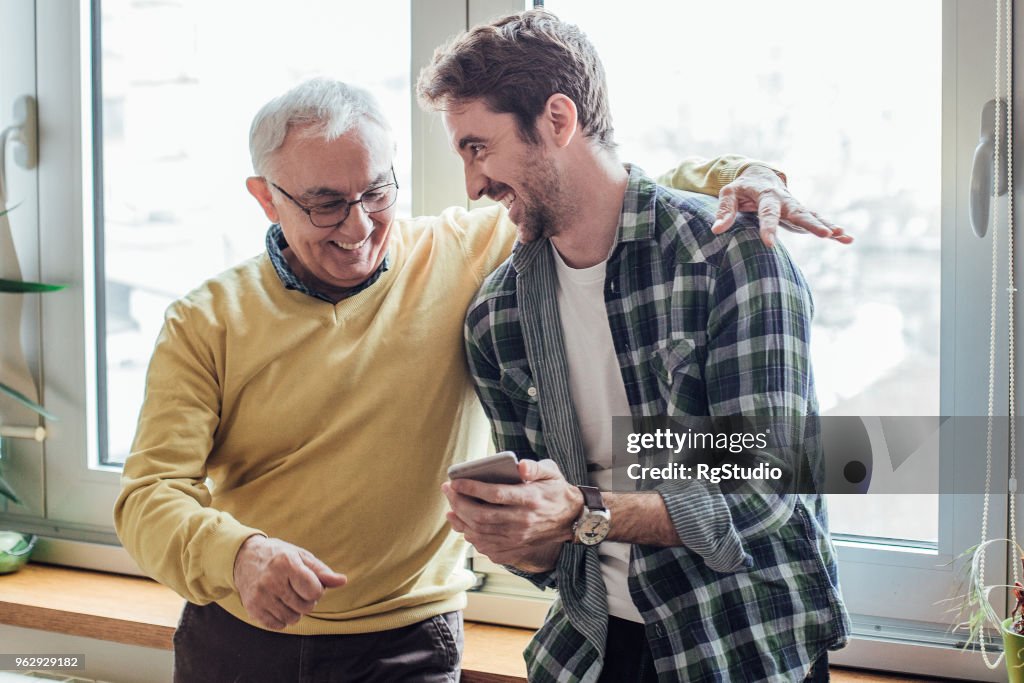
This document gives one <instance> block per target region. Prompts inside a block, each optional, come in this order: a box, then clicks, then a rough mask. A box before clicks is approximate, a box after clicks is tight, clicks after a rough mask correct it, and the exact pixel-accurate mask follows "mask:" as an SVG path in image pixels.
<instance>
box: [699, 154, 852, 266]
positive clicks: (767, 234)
mask: <svg viewBox="0 0 1024 683" xmlns="http://www.w3.org/2000/svg"><path fill="white" fill-rule="evenodd" d="M737 211H750V212H753V211H756V212H757V218H758V220H759V221H760V223H761V241H762V242H764V243H765V245H766V246H769V247H771V246H773V245H774V244H775V233H776V232H777V230H778V227H779V225H782V227H784V228H786V229H787V230H789V231H791V232H803V233H810V234H812V235H817V236H818V237H827V238H830V239H833V240H835V241H837V242H839V243H841V244H850V243H851V242H853V238H852V237H850V236H849V235H847V234H846V232H845V231H844V230H843V229H842V228H840V227H838V226H836V225H833V224H832V223H830V222H828V221H827V220H825V219H824V218H822V217H821V216H819V215H818V214H816V213H814V212H813V211H810V210H809V209H806V208H804V205H803V204H801V203H800V202H798V201H797V200H796V199H795V198H794V197H793V195H791V194H790V193H789V190H788V189H787V188H786V184H785V183H783V182H782V179H781V178H779V176H777V175H775V172H774V171H772V170H771V169H770V168H767V167H765V166H760V165H757V164H754V165H752V166H748V167H747V168H745V169H744V170H743V173H741V174H740V175H739V176H737V178H736V179H735V180H734V181H732V182H731V183H729V184H728V185H726V186H725V187H723V188H722V191H721V192H720V193H719V195H718V212H717V213H716V214H715V224H714V225H713V226H711V232H713V233H715V234H716V235H720V234H722V233H723V232H725V231H726V230H728V229H729V228H731V227H732V224H733V222H734V221H735V220H736V212H737Z"/></svg>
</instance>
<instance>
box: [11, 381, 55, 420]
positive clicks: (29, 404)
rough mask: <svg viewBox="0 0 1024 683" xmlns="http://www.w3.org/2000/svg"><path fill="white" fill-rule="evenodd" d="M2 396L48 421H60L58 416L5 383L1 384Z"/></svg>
mask: <svg viewBox="0 0 1024 683" xmlns="http://www.w3.org/2000/svg"><path fill="white" fill-rule="evenodd" d="M0 394H6V395H7V396H10V397H11V398H13V399H14V400H15V401H17V402H18V403H20V404H21V405H23V406H25V407H26V408H29V409H31V410H34V411H35V412H37V413H39V414H40V415H42V416H43V417H45V418H46V419H47V420H57V419H59V418H58V417H57V416H56V415H54V414H53V413H51V412H50V411H48V410H47V409H46V408H44V407H42V406H41V405H39V404H38V403H36V402H35V401H33V400H32V399H30V398H29V397H28V396H26V395H25V394H23V393H21V392H20V391H15V390H14V389H12V388H10V387H9V386H7V385H6V384H4V383H3V382H0Z"/></svg>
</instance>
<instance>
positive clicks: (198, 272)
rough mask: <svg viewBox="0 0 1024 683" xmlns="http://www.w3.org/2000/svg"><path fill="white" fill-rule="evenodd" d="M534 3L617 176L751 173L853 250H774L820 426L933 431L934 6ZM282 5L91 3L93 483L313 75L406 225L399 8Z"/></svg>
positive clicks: (905, 509) (917, 532)
mask: <svg viewBox="0 0 1024 683" xmlns="http://www.w3.org/2000/svg"><path fill="white" fill-rule="evenodd" d="M545 5H546V7H547V8H548V9H550V10H551V11H553V12H555V13H556V14H558V15H559V16H560V17H562V18H563V19H566V20H569V21H574V22H577V23H579V24H580V25H581V26H582V28H583V29H584V30H585V31H586V32H587V33H588V35H589V36H590V38H591V39H592V40H593V42H594V43H595V44H596V46H597V48H598V50H599V51H600V53H601V55H602V57H603V59H604V63H605V67H606V70H607V73H608V80H609V85H610V89H611V97H612V108H613V113H614V115H615V123H616V137H617V139H618V142H619V143H620V154H621V157H622V159H623V160H624V161H631V162H634V163H637V164H639V165H640V166H641V167H642V168H644V169H645V170H646V171H647V172H648V173H650V174H657V173H660V172H661V171H664V170H667V169H669V168H671V167H672V166H674V165H676V164H677V163H678V161H679V160H680V159H682V158H683V157H686V156H693V155H699V156H705V157H710V156H715V155H717V154H721V153H726V152H736V153H741V154H745V155H747V156H750V157H754V158H758V159H763V160H766V161H769V162H772V163H773V164H775V165H776V166H777V167H779V168H781V169H783V170H784V171H785V172H786V173H787V175H788V178H789V186H790V188H791V190H792V191H793V193H794V195H795V196H797V197H798V198H800V199H801V200H802V201H803V202H804V203H805V204H806V205H807V206H809V207H810V208H812V209H813V210H815V211H817V212H818V213H820V214H822V215H823V216H827V217H828V218H830V219H831V220H832V221H834V222H836V223H837V224H839V225H842V226H844V227H845V228H846V229H847V230H848V231H849V232H850V233H852V234H854V235H855V236H856V238H857V241H856V243H855V244H854V245H853V246H849V247H843V246H840V245H838V244H834V243H830V242H824V241H820V240H817V239H813V238H809V237H804V236H797V235H791V234H784V235H783V236H782V237H783V240H784V241H785V244H786V247H787V248H788V249H790V251H791V252H792V253H793V254H794V255H795V257H796V259H797V261H798V262H799V264H800V265H801V267H802V269H803V271H804V273H805V275H806V276H807V278H808V280H809V282H810V284H811V287H812V288H813V291H814V295H815V302H816V313H815V327H814V341H813V361H814V367H815V374H816V381H817V390H818V398H819V401H820V404H821V409H822V412H823V413H824V414H841V415H863V416H873V415H938V413H939V311H940V300H939V293H940V288H939V281H940V261H939V253H940V243H939V240H940V224H939V206H940V204H939V202H940V175H939V172H940V152H941V144H940V143H941V140H940V111H941V101H940V94H941V63H942V60H941V44H940V41H941V16H940V15H941V3H936V2H934V1H933V0H902V1H901V2H899V3H893V2H887V1H885V0H863V1H862V2H857V3H821V2H817V1H815V0H790V2H787V3H765V2H760V1H758V0H737V1H735V2H730V3H710V2H692V1H688V2H679V1H678V0H642V1H638V2H634V3H630V4H629V5H622V4H620V3H610V2H609V3H595V2H593V0H548V2H546V3H545ZM281 7H282V5H281V3H279V2H274V1H273V0H252V1H250V2H248V3H246V6H245V10H244V11H240V9H239V7H238V6H237V5H235V4H234V3H220V2H217V3H211V2H203V1H202V0H168V1H166V2H143V1H141V0H104V2H103V3H102V8H103V9H102V12H103V14H102V26H101V29H102V39H101V40H102V114H103V140H102V154H103V192H104V194H103V201H104V209H105V223H104V225H103V226H101V227H102V229H103V233H104V240H105V253H104V258H105V273H106V325H107V340H106V341H107V351H106V353H107V377H106V379H107V406H108V424H107V426H108V431H107V434H108V441H107V461H108V462H109V463H112V464H116V463H119V462H121V461H123V459H124V458H125V457H126V455H127V453H128V448H129V445H130V442H131V438H132V435H133V433H134V430H135V420H136V418H137V415H138V409H139V405H140V403H141V399H142V390H143V379H144V373H145V369H146V365H147V363H148V360H149V355H150V353H151V351H152V347H153V342H154V340H155V338H156V334H157V332H158V330H159V328H160V325H161V322H162V315H163V311H164V309H165V308H166V306H167V305H168V304H169V303H170V302H171V301H172V300H173V299H175V298H177V297H179V296H181V295H183V294H185V293H186V292H187V291H189V290H190V289H191V288H193V287H195V286H196V285H198V284H199V283H200V282H202V281H203V280H204V279H206V278H209V277H211V276H213V275H216V274H217V273H218V272H220V271H222V270H224V269H225V268H227V267H229V266H231V265H233V264H235V263H237V262H239V261H241V260H243V259H245V258H248V257H250V256H252V255H255V254H257V253H258V252H259V251H260V250H261V249H262V248H263V239H264V235H265V232H266V229H267V220H266V219H265V217H264V216H263V214H262V212H260V210H259V208H258V206H257V204H256V202H255V200H253V199H252V198H251V197H250V196H249V195H248V194H247V193H246V191H245V187H244V184H243V183H244V179H245V177H246V176H248V175H250V174H251V172H252V171H251V167H250V165H249V156H248V129H249V122H250V120H251V118H252V116H253V114H255V112H256V111H257V109H258V108H259V106H260V105H261V104H262V103H263V102H265V101H266V100H267V99H269V98H270V97H272V96H274V95H277V94H279V93H280V92H283V91H284V90H285V89H287V88H288V87H289V86H291V85H293V84H295V83H297V82H298V81H299V80H301V79H303V78H305V77H308V76H312V75H326V76H331V77H337V78H341V79H345V80H350V81H353V82H355V83H359V84H361V85H364V86H365V87H368V88H369V89H371V90H372V91H373V92H374V93H375V94H376V96H377V97H378V98H379V99H380V101H381V104H382V105H383V107H384V109H385V111H386V112H387V113H388V114H389V116H390V117H391V121H392V124H393V125H394V127H395V131H396V134H397V140H398V158H397V162H396V165H395V168H396V171H397V173H398V179H399V183H400V185H401V187H402V192H401V193H400V196H399V211H400V212H401V213H403V214H406V215H407V214H408V213H409V210H410V209H409V207H410V202H409V198H410V196H411V194H410V192H409V191H408V189H407V188H410V187H411V181H412V179H411V177H410V168H411V163H410V159H409V148H410V143H409V136H410V133H409V131H410V121H409V110H410V106H411V104H412V99H411V97H412V95H411V85H412V84H411V81H410V73H409V71H410V67H409V65H410V52H409V37H410V36H409V31H410V27H409V1H408V0H379V1H378V2H375V3H338V2H329V1H326V0H319V1H316V0H307V1H305V2H294V3H289V4H288V8H287V11H283V10H282V9H281ZM627 7H628V11H626V9H625V8H627ZM597 8H600V10H599V11H598V10H597ZM879 16H884V17H885V21H879ZM880 465H881V467H882V468H883V469H884V466H885V463H878V462H876V471H875V473H874V476H875V477H879V476H884V472H879V471H878V468H879V466H880ZM890 469H891V468H890ZM831 510H832V525H833V530H834V531H836V532H843V533H851V534H862V535H867V536H876V537H888V538H901V539H912V540H916V541H925V542H934V541H935V540H936V538H937V528H938V518H937V515H938V499H937V497H936V496H922V495H918V496H907V495H904V496H897V495H887V496H871V497H869V498H864V497H854V496H834V497H832V498H831Z"/></svg>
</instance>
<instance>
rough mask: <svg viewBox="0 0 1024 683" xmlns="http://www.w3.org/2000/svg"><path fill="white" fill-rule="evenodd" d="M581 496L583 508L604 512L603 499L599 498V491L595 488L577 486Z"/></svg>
mask: <svg viewBox="0 0 1024 683" xmlns="http://www.w3.org/2000/svg"><path fill="white" fill-rule="evenodd" d="M576 488H578V489H579V490H580V493H582V494H583V506H584V507H586V508H588V509H590V510H605V509H606V508H605V506H604V498H602V497H601V489H599V488H597V487H596V486H577V487H576Z"/></svg>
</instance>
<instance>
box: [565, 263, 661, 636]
mask: <svg viewBox="0 0 1024 683" xmlns="http://www.w3.org/2000/svg"><path fill="white" fill-rule="evenodd" d="M551 250H552V252H554V255H555V270H556V272H557V273H558V313H559V315H560V316H561V319H562V338H563V339H564V340H565V354H566V359H567V362H568V364H569V389H570V391H571V393H572V401H573V404H574V405H575V407H576V418H577V421H578V422H579V425H580V435H581V436H582V438H583V450H584V452H585V453H586V456H587V463H588V464H590V465H592V466H594V467H599V468H601V469H600V470H596V471H595V470H594V469H593V467H592V468H591V474H590V483H591V484H592V485H593V486H596V487H597V488H599V489H601V490H602V491H607V490H610V489H611V488H612V470H611V467H612V417H613V416H626V415H629V414H630V410H629V400H628V399H627V398H626V385H625V384H623V382H622V374H621V373H620V371H619V362H618V360H617V359H616V357H615V344H614V343H613V342H612V333H611V328H609V326H608V312H607V310H606V309H605V305H604V277H605V266H606V261H602V262H601V263H599V264H597V265H596V266H592V267H590V268H578V269H577V268H570V267H569V266H568V265H566V263H565V261H563V260H562V257H561V255H560V254H559V253H558V250H557V249H555V248H554V245H551ZM612 524H613V525H614V524H615V520H614V519H613V520H612ZM631 548H632V546H631V545H630V544H629V543H618V542H611V541H604V542H603V543H601V544H600V545H599V546H598V547H597V550H598V553H599V554H600V556H601V575H602V577H603V578H604V585H605V588H606V590H607V591H608V613H609V614H611V615H612V616H615V617H619V618H620V619H628V620H630V621H636V622H640V623H643V618H642V617H641V616H640V611H639V610H638V609H637V608H636V605H634V604H633V599H632V598H631V597H630V595H629V585H628V583H627V577H628V576H629V553H630V549H631Z"/></svg>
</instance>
